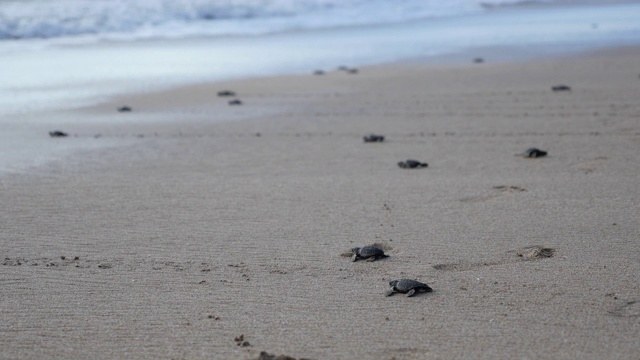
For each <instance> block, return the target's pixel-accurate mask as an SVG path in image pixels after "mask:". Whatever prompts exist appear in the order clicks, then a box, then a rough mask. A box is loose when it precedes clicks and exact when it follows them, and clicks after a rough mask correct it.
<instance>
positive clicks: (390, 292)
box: [386, 288, 396, 296]
mask: <svg viewBox="0 0 640 360" xmlns="http://www.w3.org/2000/svg"><path fill="white" fill-rule="evenodd" d="M395 292H396V291H395V289H394V288H389V290H387V292H386V294H387V296H391V295H393V294H394V293H395Z"/></svg>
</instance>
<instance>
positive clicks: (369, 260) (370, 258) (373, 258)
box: [366, 256, 378, 262]
mask: <svg viewBox="0 0 640 360" xmlns="http://www.w3.org/2000/svg"><path fill="white" fill-rule="evenodd" d="M376 260H378V257H376V256H371V257H368V258H367V260H366V261H368V262H372V261H376Z"/></svg>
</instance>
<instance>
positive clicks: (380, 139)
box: [363, 134, 384, 143]
mask: <svg viewBox="0 0 640 360" xmlns="http://www.w3.org/2000/svg"><path fill="white" fill-rule="evenodd" d="M363 139H364V142H366V143H368V142H383V141H384V136H382V135H375V134H371V135H369V136H365V137H363Z"/></svg>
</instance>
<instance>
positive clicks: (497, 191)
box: [0, 48, 640, 359]
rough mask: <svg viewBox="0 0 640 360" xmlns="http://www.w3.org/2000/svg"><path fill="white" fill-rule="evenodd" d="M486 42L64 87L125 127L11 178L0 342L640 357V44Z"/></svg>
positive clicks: (206, 350)
mask: <svg viewBox="0 0 640 360" xmlns="http://www.w3.org/2000/svg"><path fill="white" fill-rule="evenodd" d="M479 55H482V56H483V57H485V59H486V61H485V62H484V63H481V64H474V63H472V61H471V59H469V61H468V63H463V64H449V65H446V64H434V63H428V64H425V63H420V62H419V61H415V62H410V63H401V64H391V65H383V66H374V67H365V68H360V69H359V71H358V73H357V74H348V73H346V72H344V71H338V70H335V69H325V70H326V71H327V72H326V74H324V75H313V74H312V71H313V70H314V69H310V70H309V74H308V75H299V76H280V77H272V78H261V79H247V80H241V81H233V82H227V83H213V84H201V85H194V86H188V87H182V88H176V89H173V90H170V91H165V92H162V93H142V94H128V95H123V96H122V97H118V98H114V99H113V100H112V101H110V102H108V103H104V104H100V105H98V106H93V107H90V108H83V109H77V110H72V112H73V113H72V114H71V115H70V116H74V117H79V116H86V117H90V118H92V119H96V121H92V122H87V123H86V124H85V125H82V126H80V125H77V127H75V128H64V129H62V130H65V131H68V132H70V133H71V134H72V136H70V137H68V138H61V139H50V138H46V137H43V140H42V141H56V142H60V143H61V144H62V143H63V142H75V141H95V142H102V141H104V142H110V143H115V144H116V146H108V147H107V146H105V147H96V148H95V149H92V150H87V151H83V152H82V153H76V154H75V155H73V156H70V157H67V158H65V159H64V160H60V161H55V162H52V163H49V164H48V165H45V166H42V167H39V168H37V169H33V170H32V171H29V172H27V173H21V174H7V175H5V176H3V177H1V178H0V189H1V191H0V202H1V203H2V205H3V211H2V220H1V222H0V224H1V228H2V232H1V234H2V235H1V236H0V247H1V248H2V249H3V250H2V259H1V261H2V262H1V265H2V266H0V284H2V292H1V293H2V296H0V319H1V320H2V321H1V322H2V326H0V358H3V359H26V358H66V359H83V358H94V359H100V358H104V359H107V358H109V359H110V358H122V359H124V358H136V359H158V358H162V359H212V358H213V359H257V358H258V356H259V354H260V353H261V352H263V351H266V352H268V353H269V354H273V355H287V356H291V357H293V358H307V359H453V358H473V359H483V358H486V359H505V358H524V359H575V358H588V359H604V358H608V359H634V358H637V357H638V356H639V355H638V354H640V345H639V342H638V339H639V338H640V281H639V277H638V276H639V275H640V250H639V246H638V245H639V242H640V227H639V225H638V219H639V218H640V182H639V179H640V160H639V158H638V154H640V104H638V98H639V96H640V79H639V77H638V76H639V74H640V67H639V64H638V58H639V56H640V48H617V49H608V50H603V51H597V52H593V53H587V54H580V55H575V56H567V57H556V58H552V59H538V60H531V61H517V62H501V63H494V62H492V59H491V56H488V55H489V54H486V53H485V54H479ZM337 65H341V64H336V66H337ZM346 65H349V64H346ZM556 85H567V86H570V87H571V91H558V92H554V91H552V90H551V87H552V86H556ZM220 90H232V91H235V92H236V93H237V95H238V98H239V99H241V100H242V102H243V104H242V105H241V106H229V105H228V103H227V102H228V100H229V99H228V98H222V97H218V96H217V95H216V94H217V92H218V91H220ZM122 105H128V106H131V107H132V109H133V111H132V112H130V113H118V112H117V111H116V110H115V109H116V108H117V107H119V106H122ZM98 120H100V121H98ZM107 124H108V125H107ZM52 126H53V125H52ZM49 130H54V129H53V128H51V129H49ZM371 133H375V134H381V135H384V136H385V141H384V142H382V143H364V142H363V136H365V135H368V134H371ZM530 147H538V148H540V149H543V150H546V151H548V156H546V157H542V158H536V159H530V158H523V157H518V156H514V154H517V153H521V152H523V151H524V150H526V149H527V148H530ZM406 159H417V160H420V161H424V162H427V163H428V167H427V168H422V169H401V168H399V167H398V165H397V163H398V162H399V161H403V160H406ZM372 243H379V244H382V245H381V246H383V247H384V248H385V249H386V253H387V254H388V255H390V257H389V258H387V259H382V260H378V261H375V262H366V261H357V262H352V261H351V259H350V258H349V257H348V256H344V253H345V252H348V251H349V249H351V248H352V247H355V246H361V245H367V244H372ZM534 246H539V247H541V248H545V249H551V250H549V251H548V252H544V253H545V254H549V253H550V255H552V256H551V257H544V256H535V254H536V251H534V250H535V249H537V248H531V247H534ZM400 278H411V279H417V280H420V281H422V282H424V283H427V284H428V285H429V286H431V287H432V288H433V292H431V293H421V294H418V295H416V296H414V297H406V296H405V295H402V294H396V295H394V296H390V297H387V296H385V291H386V290H387V288H388V283H389V281H390V280H393V279H400ZM241 335H242V338H241V337H240V336H241ZM244 342H246V343H244Z"/></svg>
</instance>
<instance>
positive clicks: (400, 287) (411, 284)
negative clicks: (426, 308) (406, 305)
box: [387, 279, 433, 296]
mask: <svg viewBox="0 0 640 360" xmlns="http://www.w3.org/2000/svg"><path fill="white" fill-rule="evenodd" d="M389 286H390V287H391V289H389V292H387V295H392V294H393V293H396V292H399V293H402V294H407V296H413V295H414V294H415V293H416V292H417V291H424V292H431V291H433V289H431V287H429V285H427V284H424V283H421V282H420V281H416V280H411V279H400V280H392V281H389Z"/></svg>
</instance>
